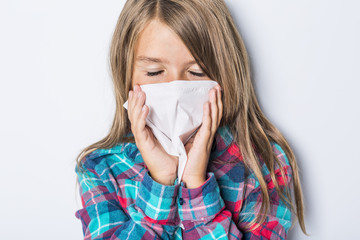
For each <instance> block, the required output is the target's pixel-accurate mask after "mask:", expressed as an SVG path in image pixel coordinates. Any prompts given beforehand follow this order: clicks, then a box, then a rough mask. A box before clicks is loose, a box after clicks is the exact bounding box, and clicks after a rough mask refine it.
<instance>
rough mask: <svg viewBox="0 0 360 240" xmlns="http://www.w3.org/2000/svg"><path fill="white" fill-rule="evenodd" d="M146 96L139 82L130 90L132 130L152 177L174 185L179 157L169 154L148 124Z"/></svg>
mask: <svg viewBox="0 0 360 240" xmlns="http://www.w3.org/2000/svg"><path fill="white" fill-rule="evenodd" d="M145 98H146V95H145V92H143V91H142V90H141V88H140V86H139V85H138V84H136V85H135V86H134V91H132V90H130V91H129V99H128V117H129V120H130V122H131V131H132V132H133V134H134V138H135V142H136V146H137V147H138V149H139V150H140V152H141V155H142V157H143V159H144V162H145V164H146V166H147V168H148V169H149V171H150V174H151V177H152V178H153V179H154V180H155V181H157V182H158V183H160V184H164V185H173V183H174V181H175V179H176V177H177V166H178V159H179V157H177V156H173V155H169V154H168V153H167V152H166V151H165V150H164V148H163V147H162V146H161V144H160V143H159V141H158V140H157V139H156V138H155V136H154V134H153V133H152V131H151V129H150V128H149V127H148V126H146V121H145V119H146V116H147V115H148V113H149V107H148V106H146V105H145Z"/></svg>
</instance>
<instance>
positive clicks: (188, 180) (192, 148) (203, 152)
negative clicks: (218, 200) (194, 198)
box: [182, 85, 223, 188]
mask: <svg viewBox="0 0 360 240" xmlns="http://www.w3.org/2000/svg"><path fill="white" fill-rule="evenodd" d="M220 89H221V88H220V86H219V85H217V86H215V87H214V88H212V89H211V90H210V91H209V99H210V103H209V102H206V103H205V104H204V106H203V121H202V124H201V127H200V129H199V130H198V132H197V133H196V134H195V135H194V136H193V137H191V138H190V139H189V141H188V142H187V143H186V144H185V150H186V153H187V157H188V160H187V163H186V166H185V170H184V174H183V177H182V181H183V182H184V183H185V184H186V187H187V188H197V187H199V186H201V185H202V184H203V183H204V182H205V180H206V169H207V165H208V160H209V157H210V153H211V147H212V143H213V140H214V136H215V132H216V130H217V128H218V127H219V125H220V121H221V118H222V111H223V105H222V101H221V90H220ZM209 105H210V106H209Z"/></svg>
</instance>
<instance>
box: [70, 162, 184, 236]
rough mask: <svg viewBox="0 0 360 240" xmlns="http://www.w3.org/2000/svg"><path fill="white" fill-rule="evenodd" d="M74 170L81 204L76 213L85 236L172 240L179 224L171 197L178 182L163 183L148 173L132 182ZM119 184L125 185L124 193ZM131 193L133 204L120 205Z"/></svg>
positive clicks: (173, 200) (92, 172)
mask: <svg viewBox="0 0 360 240" xmlns="http://www.w3.org/2000/svg"><path fill="white" fill-rule="evenodd" d="M75 171H76V174H77V176H78V182H79V186H80V189H79V191H80V196H81V201H82V207H83V208H82V209H79V210H78V211H76V213H75V215H76V217H77V218H78V219H80V220H81V223H82V229H83V234H84V239H114V240H116V239H174V235H175V234H176V231H177V229H178V224H179V219H178V215H177V205H176V203H175V199H176V197H174V196H176V195H177V193H178V189H179V185H173V186H167V185H162V184H160V183H158V182H156V181H155V180H153V179H152V178H151V176H150V175H149V172H146V173H145V175H144V177H143V179H142V181H141V182H140V183H139V184H135V185H133V184H129V182H126V181H125V182H118V181H117V180H116V179H114V178H111V177H110V178H109V177H106V180H105V179H104V177H103V176H102V174H98V173H97V172H96V171H95V170H93V169H88V168H86V169H85V172H80V171H77V169H76V170H75ZM109 184H110V185H109ZM120 184H125V186H119V185H120ZM121 187H122V188H124V187H125V188H126V191H125V192H126V193H125V194H123V193H121V192H124V191H120V190H119V189H120V188H121ZM127 194H128V195H129V196H125V195H127ZM131 196H133V197H134V198H135V200H134V201H133V202H134V203H133V204H131V205H129V206H128V207H127V208H126V209H125V208H123V206H124V204H123V203H124V202H126V201H127V200H128V199H127V198H129V197H131Z"/></svg>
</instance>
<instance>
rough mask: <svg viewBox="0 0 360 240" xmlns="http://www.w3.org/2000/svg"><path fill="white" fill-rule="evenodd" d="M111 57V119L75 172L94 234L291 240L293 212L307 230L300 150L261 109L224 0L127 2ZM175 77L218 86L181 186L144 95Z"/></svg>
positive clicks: (87, 227) (85, 222) (86, 227)
mask: <svg viewBox="0 0 360 240" xmlns="http://www.w3.org/2000/svg"><path fill="white" fill-rule="evenodd" d="M110 63H111V70H112V78H113V83H114V89H115V97H116V113H115V118H114V121H113V125H112V127H111V129H110V132H109V134H108V135H107V136H106V137H105V138H104V139H102V140H100V141H99V142H97V143H94V144H92V145H91V146H89V147H87V148H85V149H84V150H83V151H82V152H81V153H80V154H79V156H78V157H77V165H76V168H75V171H76V173H77V177H78V183H79V185H80V196H81V200H82V206H83V208H82V209H79V210H78V211H76V213H75V215H76V217H77V218H78V219H80V220H81V222H82V228H83V233H84V239H200V238H201V239H220V238H221V239H286V238H287V234H288V231H289V228H290V227H291V226H292V216H293V213H294V214H295V215H296V216H297V218H298V219H299V224H300V226H301V228H302V230H303V232H304V233H305V234H306V230H305V224H304V209H303V196H302V190H301V185H300V180H299V174H298V166H297V163H296V160H295V156H294V154H293V152H292V150H291V148H290V146H289V144H288V143H287V141H286V139H285V138H284V136H283V135H282V134H281V133H280V132H279V131H278V130H277V129H276V128H275V127H274V125H272V124H271V123H270V122H269V120H268V119H267V118H266V117H265V116H264V114H263V112H262V111H261V109H260V107H259V104H258V101H257V99H256V96H255V92H254V88H253V85H252V81H251V74H250V66H249V60H248V55H247V52H246V48H245V46H244V43H243V41H242V38H241V36H240V34H239V32H238V30H237V29H236V26H235V24H234V21H233V19H232V17H231V15H230V13H229V10H228V9H227V7H226V4H225V3H224V1H223V0H128V1H127V2H126V4H125V6H124V8H123V10H122V12H121V14H120V17H119V19H118V23H117V25H116V29H115V32H114V35H113V39H112V43H111V50H110ZM176 79H183V80H188V81H195V80H199V81H201V80H210V79H212V80H215V81H216V82H217V83H218V86H216V87H214V88H212V89H211V90H210V91H209V102H206V104H204V106H203V121H202V125H201V127H200V129H199V130H198V132H197V133H196V134H195V135H193V137H192V138H191V140H189V142H187V143H186V145H185V148H186V152H187V155H188V160H187V163H186V166H185V170H184V174H183V175H182V176H183V177H182V182H181V183H176V182H175V180H176V179H177V177H178V176H176V172H177V167H178V157H177V156H172V155H169V154H167V153H166V152H165V151H164V149H163V148H162V147H161V145H160V144H159V142H158V141H157V140H156V138H155V137H154V135H153V134H152V132H151V130H150V128H149V127H148V126H146V124H145V119H146V116H147V115H148V114H149V109H148V107H147V106H146V105H145V99H146V95H145V93H144V92H143V91H142V90H141V85H143V84H152V83H165V82H171V81H173V80H176ZM126 101H128V109H127V110H126V109H125V108H124V107H123V104H124V103H125V102H126ZM165 101H166V100H165ZM292 193H293V194H294V196H295V203H296V211H295V206H294V205H293V202H294V201H293V196H292Z"/></svg>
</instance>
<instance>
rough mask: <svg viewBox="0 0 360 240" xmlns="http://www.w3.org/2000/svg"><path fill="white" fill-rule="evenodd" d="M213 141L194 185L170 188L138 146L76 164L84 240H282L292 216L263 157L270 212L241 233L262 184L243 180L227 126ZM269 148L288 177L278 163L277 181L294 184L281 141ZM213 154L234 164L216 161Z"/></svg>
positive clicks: (251, 216)
mask: <svg viewBox="0 0 360 240" xmlns="http://www.w3.org/2000/svg"><path fill="white" fill-rule="evenodd" d="M215 143H216V144H215V145H214V146H215V147H214V148H213V150H212V152H211V156H210V159H209V166H208V171H207V179H206V181H205V182H204V183H203V184H202V185H201V186H199V187H197V188H194V189H188V188H186V186H184V184H183V183H182V182H181V183H179V184H176V185H175V183H174V185H172V186H168V185H162V184H160V183H158V182H156V181H154V180H153V179H152V178H151V176H150V175H149V172H148V170H147V168H146V166H145V165H144V161H143V159H142V156H141V154H140V151H139V150H138V148H137V147H136V144H135V143H119V144H118V145H116V146H115V147H113V148H111V149H97V150H95V151H94V152H92V153H91V154H89V155H88V156H87V157H86V159H85V161H84V167H85V169H86V173H87V174H83V173H81V172H80V171H78V170H77V168H76V167H75V172H76V174H77V175H78V182H79V185H80V189H79V191H80V196H81V201H82V207H83V208H81V209H79V210H78V211H76V213H75V216H76V218H78V219H79V220H81V223H82V229H83V234H84V239H130V240H134V239H251V240H253V239H286V237H287V233H288V230H289V228H290V226H291V223H292V221H291V216H292V214H291V212H290V209H289V208H288V207H287V206H286V205H285V203H284V202H283V201H282V200H281V199H280V197H279V195H278V194H277V192H276V189H275V188H274V185H273V182H272V179H271V177H270V173H269V170H268V168H267V167H266V165H265V163H264V162H263V161H262V159H261V158H260V157H259V163H260V164H261V166H262V172H263V175H264V177H265V180H266V182H267V187H268V189H269V194H270V212H269V214H267V218H266V220H265V222H264V223H263V224H262V225H261V226H260V227H259V228H257V229H255V230H253V231H244V230H243V229H244V225H245V224H246V223H248V222H250V221H251V220H252V219H254V218H255V216H256V215H257V214H258V213H259V211H260V204H261V190H260V184H259V182H258V180H257V178H256V177H255V175H254V174H253V173H252V172H251V171H250V172H249V175H248V176H247V177H248V178H247V181H246V182H245V181H244V180H245V174H244V173H245V165H244V163H243V161H242V156H241V153H240V151H239V148H238V147H237V145H236V144H235V143H234V141H233V137H232V135H231V133H230V129H229V127H228V126H222V127H220V128H218V130H217V132H216V134H215ZM272 147H273V150H274V151H275V153H276V156H277V157H278V159H279V160H280V161H281V162H282V164H283V169H284V171H285V174H286V179H282V178H281V173H280V170H279V169H278V168H279V167H277V168H275V169H276V170H275V174H276V177H277V179H278V181H279V184H280V186H284V185H291V184H292V182H291V181H292V175H291V174H292V172H291V167H290V164H289V162H288V159H287V157H286V155H285V153H284V151H283V150H282V148H281V147H280V146H279V145H278V144H276V143H272ZM214 159H220V160H223V161H232V162H233V161H234V160H237V162H235V163H227V164H220V163H216V162H214V161H212V160H214ZM245 184H246V188H245V189H246V190H244V187H245ZM257 204H259V205H257Z"/></svg>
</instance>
